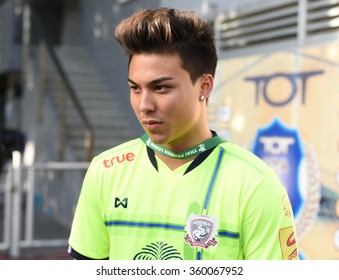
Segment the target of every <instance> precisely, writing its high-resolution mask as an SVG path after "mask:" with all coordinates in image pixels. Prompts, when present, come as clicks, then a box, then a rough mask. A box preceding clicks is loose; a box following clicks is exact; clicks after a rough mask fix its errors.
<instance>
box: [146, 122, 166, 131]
mask: <svg viewBox="0 0 339 280" xmlns="http://www.w3.org/2000/svg"><path fill="white" fill-rule="evenodd" d="M142 124H143V126H144V127H145V128H147V129H150V130H152V129H156V128H158V127H159V126H161V124H162V122H161V121H157V120H147V121H143V122H142Z"/></svg>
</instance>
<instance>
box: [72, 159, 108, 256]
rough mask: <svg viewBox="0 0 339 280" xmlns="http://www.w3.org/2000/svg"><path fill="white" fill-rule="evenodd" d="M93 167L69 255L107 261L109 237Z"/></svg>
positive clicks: (79, 206) (81, 199)
mask: <svg viewBox="0 0 339 280" xmlns="http://www.w3.org/2000/svg"><path fill="white" fill-rule="evenodd" d="M92 169H93V165H91V166H90V167H89V168H88V170H87V172H86V175H85V178H84V181H83V184H82V188H81V192H80V196H79V199H78V204H77V207H76V210H75V214H74V218H73V223H72V228H71V233H70V237H69V247H70V248H69V251H70V252H69V253H70V254H71V255H72V256H73V257H74V258H79V256H80V258H84V259H86V258H89V259H106V258H108V257H109V247H110V245H109V235H108V231H107V228H106V227H105V224H104V219H103V217H102V205H103V201H100V197H101V196H100V185H99V184H97V183H96V181H95V180H94V178H93V174H92Z"/></svg>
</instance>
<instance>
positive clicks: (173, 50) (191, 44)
mask: <svg viewBox="0 0 339 280" xmlns="http://www.w3.org/2000/svg"><path fill="white" fill-rule="evenodd" d="M115 38H116V40H117V41H118V42H119V44H120V45H121V47H122V49H123V50H124V51H125V52H126V53H127V55H129V63H130V61H131V59H132V57H133V55H134V54H142V53H151V54H178V55H179V56H180V58H181V60H182V67H183V69H185V70H186V71H187V72H188V73H189V74H190V76H191V80H192V82H193V83H195V81H196V80H197V79H198V78H199V77H200V76H201V75H203V74H206V73H208V74H211V75H212V76H214V74H215V69H216V65H217V53H216V47H215V39H214V32H213V29H212V27H211V25H210V24H209V23H208V22H205V21H203V20H202V19H200V18H199V17H198V16H197V15H196V14H195V13H194V12H192V11H184V10H178V9H171V8H160V9H155V10H140V11H139V12H137V13H135V14H133V15H132V16H130V17H129V18H126V19H124V20H123V21H122V22H121V23H120V24H119V25H118V26H117V27H116V29H115Z"/></svg>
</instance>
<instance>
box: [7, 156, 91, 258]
mask: <svg viewBox="0 0 339 280" xmlns="http://www.w3.org/2000/svg"><path fill="white" fill-rule="evenodd" d="M88 166H89V162H45V163H35V164H32V165H30V166H25V165H23V164H22V155H21V153H19V152H17V151H15V152H13V156H12V162H11V164H8V165H7V167H6V168H5V170H3V171H5V172H3V174H4V175H6V180H5V182H4V185H3V193H4V212H3V233H2V236H3V241H2V242H1V241H0V250H8V251H9V256H10V257H11V258H14V259H15V258H18V257H19V256H20V250H21V249H22V248H39V247H40V248H41V247H55V246H56V247H58V246H65V250H66V246H67V239H51V238H46V239H43V238H42V239H41V238H40V239H37V238H35V233H34V225H35V222H36V221H35V211H36V207H35V194H36V192H37V189H36V185H37V181H38V180H36V173H37V172H38V171H42V172H57V171H63V172H65V171H76V170H80V171H84V170H86V169H87V168H88ZM24 173H25V176H24ZM24 177H25V183H24ZM47 187H48V186H47ZM0 191H1V188H0ZM23 194H25V196H24V195H23ZM23 205H25V206H24V207H23ZM0 221H1V220H0ZM22 227H23V228H22ZM21 233H23V235H22V234H21Z"/></svg>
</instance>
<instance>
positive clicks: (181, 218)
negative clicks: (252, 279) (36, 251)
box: [69, 139, 298, 260]
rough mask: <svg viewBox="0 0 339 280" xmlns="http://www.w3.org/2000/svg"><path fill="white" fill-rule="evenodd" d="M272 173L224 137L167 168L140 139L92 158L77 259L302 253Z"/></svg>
mask: <svg viewBox="0 0 339 280" xmlns="http://www.w3.org/2000/svg"><path fill="white" fill-rule="evenodd" d="M291 209H292V208H291V205H290V201H289V198H288V195H287V192H286V190H285V188H284V187H283V186H282V185H281V183H280V182H279V180H278V179H277V176H276V175H275V173H274V171H273V170H272V169H271V168H270V167H269V166H268V165H266V164H265V163H264V162H263V161H262V160H260V159H259V158H257V157H256V156H255V155H253V154H252V153H250V152H249V151H247V150H245V149H243V148H241V147H239V146H237V145H235V144H233V143H231V142H224V143H222V144H219V145H218V146H217V147H215V148H213V149H210V150H208V151H206V152H203V153H202V154H200V155H199V156H198V157H197V158H196V159H195V160H194V161H192V162H189V163H186V164H184V165H183V166H181V167H179V168H178V169H175V170H174V171H172V170H170V169H169V168H168V167H167V166H166V165H165V164H164V163H163V162H161V160H159V159H158V158H157V157H156V156H155V155H154V152H153V151H152V150H151V149H149V148H148V147H147V146H146V145H145V144H144V143H143V142H142V141H141V139H135V140H132V141H130V142H127V143H124V144H122V145H120V146H118V147H115V148H112V149H110V150H108V151H106V152H103V153H102V154H100V155H98V156H97V157H95V158H94V159H93V161H92V163H91V164H90V166H89V168H88V170H87V173H86V176H85V178H84V182H83V186H82V189H81V193H80V196H79V201H78V205H77V208H76V212H75V215H74V220H73V225H72V230H71V234H70V238H69V252H70V254H71V255H72V256H73V257H74V258H85V259H86V258H91V259H105V258H108V259H116V260H132V259H136V260H147V259H149V260H181V259H183V260H196V259H203V260H224V259H229V260H241V259H261V260H264V259H278V260H279V259H298V252H297V246H296V245H297V244H296V239H295V236H294V218H293V213H292V210H291Z"/></svg>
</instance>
